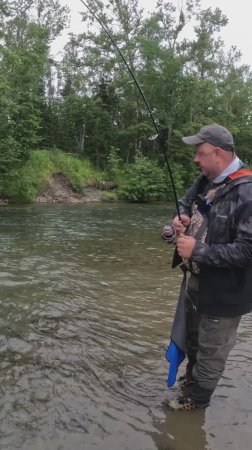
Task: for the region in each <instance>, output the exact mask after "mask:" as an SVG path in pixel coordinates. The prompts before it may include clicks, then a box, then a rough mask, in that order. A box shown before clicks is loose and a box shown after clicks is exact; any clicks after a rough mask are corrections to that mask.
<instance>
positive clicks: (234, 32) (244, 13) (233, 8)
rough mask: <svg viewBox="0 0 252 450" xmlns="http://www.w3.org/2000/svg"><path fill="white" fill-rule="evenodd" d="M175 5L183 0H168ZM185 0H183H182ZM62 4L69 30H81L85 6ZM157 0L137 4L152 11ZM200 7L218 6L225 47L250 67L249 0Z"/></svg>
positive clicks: (209, 0) (210, 1)
mask: <svg viewBox="0 0 252 450" xmlns="http://www.w3.org/2000/svg"><path fill="white" fill-rule="evenodd" d="M169 1H170V2H172V3H174V5H175V6H179V7H180V6H181V5H183V0H169ZM184 2H185V0H184ZM60 3H61V4H62V5H68V7H69V8H70V10H71V25H70V30H69V31H72V32H73V33H80V32H81V31H83V26H84V24H83V23H81V16H80V14H79V12H84V11H85V7H84V5H83V4H82V3H81V1H80V0H60ZM156 3H157V0H139V4H140V5H141V6H142V7H143V8H144V9H145V10H146V11H154V9H155V6H156ZM201 6H202V9H206V8H209V7H210V6H211V7H212V9H214V8H216V7H218V8H220V10H221V11H222V12H223V13H224V14H225V15H226V16H227V18H228V19H229V23H228V25H227V26H226V27H225V28H224V29H223V31H222V34H221V37H222V39H223V41H224V43H225V45H226V47H227V48H230V47H231V46H236V47H237V49H238V50H240V51H241V52H242V58H241V62H242V63H244V64H248V65H249V66H251V68H252V45H251V40H252V39H251V34H252V31H251V17H252V1H251V0H240V1H238V0H201ZM65 42H66V37H64V36H62V37H61V38H59V39H58V40H57V42H56V43H55V44H54V48H53V53H54V54H55V53H56V52H57V51H60V50H61V49H62V47H63V46H64V44H65Z"/></svg>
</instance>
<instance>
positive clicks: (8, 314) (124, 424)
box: [0, 204, 252, 450]
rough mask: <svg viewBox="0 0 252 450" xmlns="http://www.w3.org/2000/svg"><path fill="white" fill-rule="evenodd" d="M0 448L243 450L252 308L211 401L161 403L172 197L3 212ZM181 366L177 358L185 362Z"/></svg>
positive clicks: (169, 311)
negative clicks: (203, 405)
mask: <svg viewBox="0 0 252 450" xmlns="http://www.w3.org/2000/svg"><path fill="white" fill-rule="evenodd" d="M0 214H1V216H0V248H1V259H0V286H1V290H0V292H1V294H0V386H1V387H0V389H1V396H0V405H1V408H0V449H9V450H16V449H19V450H205V449H206V450H224V449H231V450H237V449H241V450H247V449H251V442H252V414H251V413H252V399H251V397H252V396H251V375H252V361H251V360H252V357H251V345H252V327H251V325H252V318H251V315H247V316H245V317H244V318H243V320H242V323H241V326H240V330H239V331H240V332H239V337H238V340H237V344H236V346H235V348H234V349H233V351H232V353H231V355H230V358H229V360H228V363H227V367H226V371H225V374H224V377H223V378H222V380H221V382H220V385H219V386H218V388H217V390H216V392H215V395H214V397H213V399H212V402H211V405H210V407H209V408H207V410H206V411H195V412H181V411H178V412H172V411H170V410H169V409H168V408H167V406H166V403H165V400H167V399H168V398H171V397H174V396H176V394H177V393H178V388H177V387H176V386H175V387H174V388H173V389H172V390H168V388H167V387H166V378H167V363H166V360H165V350H166V346H167V344H168V341H169V332H170V328H171V324H172V317H173V314H174V309H175V304H176V300H177V296H178V290H179V286H180V282H181V274H180V271H179V269H175V270H171V268H170V264H171V258H172V251H173V249H172V248H171V247H169V246H168V245H167V244H166V243H164V242H163V241H162V240H161V238H160V232H161V229H162V226H163V224H164V223H165V222H167V221H168V218H169V217H171V209H169V208H168V207H167V206H166V205H158V204H155V205H125V204H89V205H71V206H65V205H64V206H63V205H60V206H59V205H56V206H48V205H36V206H27V207H9V206H7V207H2V208H1V210H0ZM182 371H183V368H181V373H182Z"/></svg>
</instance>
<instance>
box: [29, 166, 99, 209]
mask: <svg viewBox="0 0 252 450" xmlns="http://www.w3.org/2000/svg"><path fill="white" fill-rule="evenodd" d="M100 200H101V191H100V190H99V189H97V188H96V187H93V186H88V187H87V188H86V189H85V190H84V193H83V195H81V194H78V193H76V192H74V189H73V186H72V184H71V182H70V181H69V179H68V178H67V177H66V176H65V175H63V174H62V173H55V174H54V175H53V176H52V177H51V178H50V179H49V180H48V182H47V183H46V185H45V186H44V187H43V189H42V190H41V192H40V193H39V195H38V197H37V198H36V200H35V201H36V202H37V203H84V202H99V201H100Z"/></svg>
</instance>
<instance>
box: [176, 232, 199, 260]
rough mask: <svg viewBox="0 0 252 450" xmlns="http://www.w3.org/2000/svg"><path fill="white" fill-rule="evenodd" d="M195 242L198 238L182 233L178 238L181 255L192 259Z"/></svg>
mask: <svg viewBox="0 0 252 450" xmlns="http://www.w3.org/2000/svg"><path fill="white" fill-rule="evenodd" d="M195 244H196V239H194V238H193V237H192V236H185V235H184V234H182V235H180V237H179V238H178V240H177V249H178V254H179V256H181V257H182V258H187V259H190V258H191V256H192V252H193V249H194V247H195Z"/></svg>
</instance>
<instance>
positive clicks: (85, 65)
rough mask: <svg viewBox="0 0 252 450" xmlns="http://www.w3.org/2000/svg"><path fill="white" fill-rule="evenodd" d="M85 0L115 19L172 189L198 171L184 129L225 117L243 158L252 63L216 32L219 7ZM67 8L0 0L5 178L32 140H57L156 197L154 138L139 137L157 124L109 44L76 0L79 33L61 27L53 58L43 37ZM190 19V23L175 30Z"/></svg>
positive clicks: (42, 144) (55, 2) (191, 1)
mask: <svg viewBox="0 0 252 450" xmlns="http://www.w3.org/2000/svg"><path fill="white" fill-rule="evenodd" d="M87 2H88V4H89V6H90V8H91V9H92V10H93V11H95V12H96V14H97V15H98V16H99V17H100V18H101V19H102V22H103V23H104V25H105V26H106V27H107V28H108V29H109V30H112V34H113V38H114V40H115V42H116V43H117V44H118V46H119V48H120V49H121V51H122V53H123V54H124V56H125V58H126V60H127V62H128V64H129V67H130V68H131V69H132V71H133V72H134V74H135V76H136V78H137V79H138V81H139V83H140V85H141V87H142V88H143V91H144V94H145V96H146V98H147V99H148V102H149V104H150V107H151V109H152V111H153V114H154V117H155V120H156V121H157V124H158V126H159V127H160V129H161V131H162V134H163V136H164V138H165V139H166V143H167V149H168V154H169V158H170V162H171V165H172V167H173V168H175V177H176V183H177V185H178V188H179V190H180V189H181V190H182V189H184V188H185V187H186V186H188V184H189V183H190V182H191V181H192V179H193V178H194V177H195V174H196V169H195V167H194V165H193V162H192V154H193V153H192V152H193V150H192V149H188V148H185V146H184V145H182V143H181V136H182V135H184V134H189V133H192V132H194V131H195V130H197V129H198V128H199V127H200V126H202V125H205V124H207V123H212V122H218V123H221V124H223V125H225V126H227V127H228V128H229V129H230V130H231V131H232V132H233V134H234V137H235V141H236V144H237V149H238V153H239V155H240V156H241V158H243V159H244V160H245V161H246V162H247V163H249V164H251V163H252V155H251V150H250V143H251V138H252V102H251V100H252V77H251V72H250V68H249V67H248V66H245V65H241V63H240V56H241V55H240V52H239V51H238V50H237V49H236V48H231V49H229V50H226V49H225V46H224V43H223V41H222V40H221V38H220V32H221V30H222V28H223V27H225V26H226V24H227V18H226V17H225V16H224V15H223V14H222V12H221V11H220V9H219V8H216V9H212V8H208V9H206V10H204V9H202V8H201V4H200V0H185V2H183V5H184V6H183V9H181V10H179V9H178V7H176V6H174V5H175V4H176V3H175V2H174V4H173V3H171V2H165V1H164V0H158V2H157V7H156V9H155V11H154V12H152V13H151V14H149V15H147V14H145V13H144V11H143V10H142V9H141V8H140V6H139V4H138V0H109V1H108V2H106V4H105V2H104V3H103V2H102V1H100V0H87ZM68 15H69V11H68V10H67V8H66V7H62V6H61V5H60V3H59V0H44V1H41V0H36V1H33V0H12V1H8V2H7V1H4V0H1V1H0V25H1V42H0V172H1V178H2V180H3V181H2V183H4V182H5V181H4V179H5V178H6V177H7V178H8V179H10V178H11V174H12V173H13V170H22V166H23V164H26V165H27V161H28V160H29V158H30V152H31V150H35V149H48V151H51V149H55V148H58V149H60V150H62V151H64V152H66V153H74V154H75V155H77V156H78V157H79V158H80V159H86V160H87V159H88V160H90V161H91V163H92V164H93V165H94V166H95V167H96V168H97V169H99V170H105V171H107V174H109V173H110V176H111V177H113V178H114V177H119V178H120V177H122V178H121V195H122V196H124V197H125V196H126V197H127V198H129V199H136V198H138V199H143V200H145V199H148V198H156V197H159V198H162V196H163V195H167V188H166V187H164V181H163V180H164V179H165V180H167V175H164V173H163V171H162V170H161V169H164V167H165V164H164V158H163V154H162V152H161V150H160V148H159V146H158V144H157V142H156V141H150V140H149V139H148V137H149V136H150V135H152V134H153V133H154V132H155V130H153V126H152V123H151V121H150V117H149V114H148V111H147V109H146V107H145V105H144V103H143V100H142V98H141V96H140V95H139V93H138V91H137V89H136V86H135V85H134V83H133V80H132V78H131V76H130V74H129V72H128V71H127V69H126V67H125V65H124V63H123V62H122V60H121V58H120V56H119V54H118V52H117V51H116V50H115V48H114V47H113V45H112V43H111V41H110V40H109V39H108V37H107V35H106V33H105V32H104V31H103V29H102V28H101V27H100V26H99V24H98V23H97V22H96V21H95V20H94V18H93V17H92V15H90V13H89V12H88V11H87V10H84V6H83V33H81V34H78V35H75V34H71V35H70V37H69V41H68V43H67V45H66V46H65V49H64V52H63V55H62V57H61V59H60V60H59V59H57V61H56V60H54V58H53V57H52V55H51V53H50V51H51V50H50V49H51V44H52V42H53V41H54V39H55V38H57V37H58V36H59V35H60V33H61V31H62V30H63V29H64V28H65V27H66V25H67V22H68ZM188 27H190V29H193V30H194V31H193V32H191V35H190V34H189V33H187V36H188V37H187V38H184V36H185V35H186V33H185V31H186V30H187V29H188ZM112 149H116V154H115V153H114V156H113V152H112V153H111V151H112ZM146 157H148V158H146ZM113 158H115V159H116V158H117V162H116V164H117V165H118V167H117V169H116V171H115V159H114V160H113ZM111 164H112V165H111ZM113 164H114V166H113ZM159 168H160V169H159ZM113 170H114V173H113ZM160 170H161V171H160ZM154 174H155V176H154ZM152 175H153V176H152ZM154 178H155V180H154ZM144 179H146V180H147V179H149V184H148V181H144ZM130 181H132V186H130ZM145 183H147V185H145ZM154 186H155V188H154ZM157 193H158V195H157ZM169 195H170V197H171V196H172V193H171V192H170V194H169Z"/></svg>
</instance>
